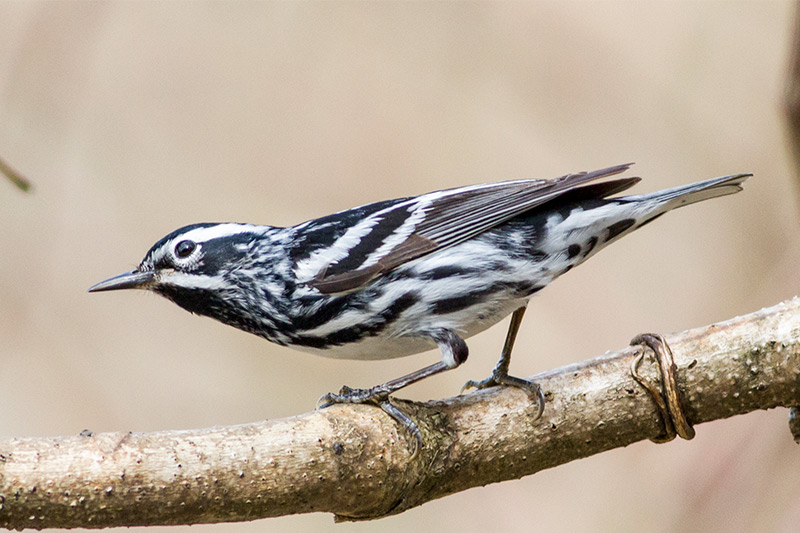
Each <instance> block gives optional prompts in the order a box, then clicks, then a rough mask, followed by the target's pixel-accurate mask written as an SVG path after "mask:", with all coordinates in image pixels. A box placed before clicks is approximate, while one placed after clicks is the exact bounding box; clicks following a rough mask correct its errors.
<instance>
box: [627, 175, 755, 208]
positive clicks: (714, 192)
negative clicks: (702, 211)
mask: <svg viewBox="0 0 800 533" xmlns="http://www.w3.org/2000/svg"><path fill="white" fill-rule="evenodd" d="M750 176H752V174H734V175H731V176H722V177H720V178H711V179H708V180H703V181H698V182H696V183H690V184H689V185H682V186H680V187H674V188H672V189H664V190H663V191H658V192H654V193H650V194H640V195H634V196H625V197H624V198H622V199H624V200H632V201H656V202H658V203H659V204H661V206H662V209H660V211H669V210H671V209H675V208H678V207H683V206H685V205H689V204H694V203H697V202H702V201H703V200H708V199H710V198H716V197H718V196H726V195H728V194H734V193H737V192H739V191H741V190H742V183H744V182H745V181H746V180H747V178H749V177H750Z"/></svg>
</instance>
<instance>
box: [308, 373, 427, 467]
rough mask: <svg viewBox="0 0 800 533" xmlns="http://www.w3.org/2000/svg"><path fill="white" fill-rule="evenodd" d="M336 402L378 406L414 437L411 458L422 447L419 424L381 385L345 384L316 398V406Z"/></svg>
mask: <svg viewBox="0 0 800 533" xmlns="http://www.w3.org/2000/svg"><path fill="white" fill-rule="evenodd" d="M337 403H363V404H370V405H374V406H376V407H380V408H381V410H382V411H383V412H384V413H386V414H387V415H389V416H390V417H392V419H394V421H395V422H397V423H398V424H400V425H401V426H402V427H403V428H404V429H405V430H406V431H407V432H408V433H409V435H411V436H412V437H414V444H415V446H414V448H413V451H412V455H411V458H412V459H413V458H414V457H416V456H417V453H418V452H419V449H420V448H422V433H421V432H420V430H419V426H417V423H416V422H414V420H413V419H412V418H411V417H410V416H408V415H407V414H405V413H404V412H403V411H401V410H400V409H399V408H398V407H397V406H396V405H394V404H393V403H392V401H391V398H390V397H389V393H388V392H387V391H386V390H385V389H383V388H382V387H380V386H378V387H372V388H371V389H353V388H351V387H348V386H347V385H345V386H343V387H342V388H341V390H340V391H339V392H338V393H334V392H329V393H328V394H325V395H323V396H322V397H321V398H320V399H319V400H317V408H319V409H324V408H326V407H330V406H331V405H334V404H337Z"/></svg>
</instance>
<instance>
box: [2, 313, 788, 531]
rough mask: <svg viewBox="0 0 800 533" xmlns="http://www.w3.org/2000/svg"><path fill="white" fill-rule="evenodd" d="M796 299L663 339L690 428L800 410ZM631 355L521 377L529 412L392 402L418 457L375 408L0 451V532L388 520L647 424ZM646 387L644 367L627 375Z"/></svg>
mask: <svg viewBox="0 0 800 533" xmlns="http://www.w3.org/2000/svg"><path fill="white" fill-rule="evenodd" d="M798 339H800V300H798V299H797V298H795V299H793V300H791V301H788V302H784V303H781V304H779V305H776V306H774V307H772V308H768V309H763V310H761V311H757V312H755V313H752V314H749V315H746V316H742V317H739V318H734V319H732V320H729V321H727V322H723V323H720V324H715V325H711V326H706V327H701V328H697V329H693V330H689V331H685V332H682V333H677V334H673V335H669V336H667V337H666V340H667V341H668V342H669V344H670V346H671V347H672V351H673V353H674V356H675V362H676V364H677V383H678V388H679V390H680V393H681V395H682V401H683V405H684V410H685V413H686V415H687V417H688V420H689V422H690V423H692V424H695V425H696V424H699V423H702V422H708V421H711V420H716V419H720V418H726V417H730V416H733V415H737V414H743V413H747V412H749V411H754V410H756V409H769V408H773V407H777V406H787V407H789V406H795V405H800V340H798ZM640 350H641V348H626V349H623V350H621V351H619V352H616V353H610V354H606V355H603V356H601V357H597V358H594V359H589V360H587V361H584V362H581V363H577V364H573V365H568V366H565V367H562V368H559V369H556V370H552V371H549V372H545V373H543V374H540V375H538V376H536V378H535V379H536V380H537V381H538V383H539V384H540V385H541V386H542V388H543V389H544V391H545V392H546V396H547V405H546V408H545V412H544V416H543V417H542V418H540V419H539V420H534V419H535V413H536V406H535V404H533V403H531V402H530V401H529V400H528V398H527V396H525V394H523V393H522V392H521V391H519V390H514V389H489V390H486V391H481V392H477V393H474V394H470V395H467V396H460V397H456V398H450V399H447V400H442V401H437V402H428V403H412V402H405V401H400V400H398V401H397V403H398V405H400V407H401V408H402V409H403V410H404V411H405V412H407V413H409V414H410V415H412V416H413V417H414V418H415V420H417V421H418V423H419V426H420V429H421V430H422V432H423V438H424V442H425V447H424V448H423V449H422V450H421V451H420V453H419V454H418V455H417V456H416V457H412V455H411V453H410V450H409V443H410V440H409V439H408V437H407V436H406V435H405V434H404V433H403V431H402V429H399V428H398V427H397V425H396V424H395V423H394V422H393V421H392V420H391V419H390V418H388V417H387V416H386V415H385V414H383V413H382V412H381V411H380V410H379V409H377V408H374V407H370V406H363V405H337V406H334V407H331V408H328V409H324V410H320V411H314V412H311V413H307V414H304V415H301V416H297V417H293V418H287V419H283V420H274V421H267V422H262V423H256V424H246V425H240V426H232V427H222V428H210V429H201V430H192V431H165V432H158V433H102V434H96V435H92V434H88V433H87V434H82V435H79V436H75V437H58V438H25V439H23V438H15V439H5V440H0V527H6V528H23V527H32V528H44V527H79V526H80V527H95V528H99V527H107V526H135V525H152V524H196V523H209V522H224V521H241V520H252V519H256V518H262V517H268V516H279V515H286V514H292V513H305V512H312V511H326V512H331V513H335V514H336V516H337V518H338V519H367V518H378V517H381V516H385V515H389V514H395V513H400V512H402V511H404V510H406V509H409V508H411V507H414V506H417V505H420V504H422V503H425V502H427V501H430V500H433V499H436V498H440V497H442V496H446V495H448V494H452V493H454V492H459V491H462V490H465V489H467V488H470V487H475V486H479V485H485V484H487V483H494V482H498V481H503V480H506V479H514V478H519V477H522V476H525V475H528V474H532V473H534V472H537V471H539V470H542V469H545V468H550V467H553V466H556V465H560V464H563V463H566V462H568V461H573V460H575V459H578V458H582V457H587V456H589V455H593V454H595V453H599V452H602V451H605V450H609V449H612V448H616V447H619V446H625V445H628V444H631V443H633V442H636V441H639V440H643V439H647V438H655V437H657V436H659V435H660V434H661V433H662V432H663V424H662V422H661V419H660V417H659V415H658V414H657V410H656V409H655V404H654V402H653V400H652V398H651V397H650V396H649V395H648V394H647V393H646V392H645V391H644V389H643V388H642V387H641V386H640V385H638V384H637V382H636V381H634V380H633V378H632V377H631V373H630V366H631V362H632V360H633V359H634V357H635V356H636V355H637V354H638V353H640ZM640 372H641V374H643V376H644V377H647V378H649V379H651V380H654V379H655V377H657V376H658V372H657V370H656V365H655V363H654V362H653V361H652V360H650V359H645V362H644V363H643V364H642V365H641V368H640Z"/></svg>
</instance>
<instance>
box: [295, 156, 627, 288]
mask: <svg viewBox="0 0 800 533" xmlns="http://www.w3.org/2000/svg"><path fill="white" fill-rule="evenodd" d="M630 165H631V164H626V165H618V166H614V167H609V168H604V169H601V170H595V171H593V172H581V173H577V174H568V175H566V176H562V177H560V178H556V179H552V180H518V181H505V182H499V183H488V184H483V185H474V186H467V187H460V188H457V189H448V190H444V191H437V192H432V193H428V194H423V195H421V196H417V197H414V198H410V199H407V200H404V201H401V202H397V203H392V204H391V205H390V206H389V207H387V208H385V209H381V210H378V211H376V212H373V213H371V214H370V215H368V216H366V217H364V218H362V219H361V220H359V221H358V222H356V223H355V224H352V225H351V226H350V227H349V228H348V229H347V231H345V232H343V233H342V234H340V235H339V236H338V237H337V238H336V240H335V241H334V242H332V243H331V244H330V245H329V246H326V247H324V248H320V249H318V250H317V251H316V252H315V253H314V254H312V255H311V256H309V257H307V258H305V259H303V261H302V264H298V265H296V268H295V271H296V272H297V273H298V278H300V281H305V282H306V283H308V284H309V285H311V286H312V287H314V288H316V289H318V290H319V291H320V292H323V293H336V292H343V291H348V290H352V289H355V288H358V287H360V286H362V285H364V284H365V283H367V282H368V281H371V280H373V279H375V278H376V277H378V276H380V275H382V274H385V273H386V272H389V271H391V270H392V269H394V268H396V267H398V266H400V265H402V264H403V263H406V262H408V261H411V260H413V259H416V258H418V257H421V256H423V255H426V254H429V253H431V252H433V251H436V250H440V249H442V248H445V247H448V246H453V245H456V244H459V243H461V242H464V241H466V240H468V239H470V238H472V237H475V236H477V235H480V234H481V233H483V232H485V231H488V230H490V229H491V228H493V227H495V226H497V225H499V224H502V223H503V222H506V221H508V220H510V219H511V218H513V217H515V216H517V215H519V214H521V213H524V212H525V211H528V210H530V209H532V208H534V207H536V206H537V205H541V204H543V203H545V202H547V201H549V200H552V199H553V198H556V197H557V196H560V195H562V194H564V193H566V192H568V191H570V190H573V189H575V187H577V186H579V185H581V184H584V183H587V182H590V181H593V180H597V179H600V178H605V177H608V176H613V175H615V174H619V173H620V172H623V171H625V170H627V169H628V168H629V167H630ZM625 181H626V183H627V180H625ZM631 184H632V183H631ZM609 185H611V184H609ZM627 186H630V185H627ZM627 186H626V187H625V188H627ZM597 187H602V185H598V186H597ZM613 192H616V190H615V191H612V192H608V191H606V194H612V193H613ZM346 213H347V212H345V213H343V215H344V214H346ZM304 278H306V279H304Z"/></svg>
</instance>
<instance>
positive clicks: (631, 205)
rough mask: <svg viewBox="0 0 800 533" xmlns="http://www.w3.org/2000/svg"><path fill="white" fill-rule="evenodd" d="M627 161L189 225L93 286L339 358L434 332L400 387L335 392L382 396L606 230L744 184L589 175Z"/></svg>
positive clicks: (599, 242)
mask: <svg viewBox="0 0 800 533" xmlns="http://www.w3.org/2000/svg"><path fill="white" fill-rule="evenodd" d="M628 167H629V165H620V166H616V167H611V168H607V169H602V170H598V171H595V172H590V173H579V174H570V175H567V176H564V177H561V178H558V179H555V180H517V181H508V182H500V183H490V184H484V185H476V186H468V187H461V188H457V189H450V190H445V191H437V192H433V193H428V194H423V195H420V196H415V197H411V198H401V199H396V200H388V201H383V202H378V203H375V204H370V205H366V206H362V207H357V208H354V209H350V210H347V211H342V212H339V213H335V214H332V215H329V216H326V217H323V218H319V219H315V220H310V221H308V222H304V223H302V224H298V225H296V226H292V227H287V228H277V227H272V226H256V225H250V224H234V223H222V224H209V223H205V224H194V225H191V226H186V227H184V228H181V229H179V230H176V231H174V232H172V233H170V234H169V235H167V236H166V237H164V238H163V239H161V240H160V241H158V242H157V243H156V244H155V245H154V246H153V247H152V248H151V249H150V251H149V252H148V253H147V255H146V256H145V258H144V260H143V261H142V262H141V264H140V265H139V267H138V268H137V269H136V270H134V271H133V272H130V273H126V274H123V275H122V276H117V277H116V278H112V279H110V280H107V281H105V282H102V283H99V284H98V285H96V286H94V287H92V289H90V290H92V291H100V290H110V289H118V288H144V289H149V290H152V291H154V292H156V293H158V294H161V295H163V296H165V297H167V298H169V299H170V300H172V301H174V302H175V303H177V304H178V305H180V306H181V307H183V308H184V309H186V310H188V311H191V312H193V313H197V314H201V315H206V316H210V317H212V318H215V319H217V320H220V321H222V322H224V323H226V324H229V325H232V326H235V327H237V328H240V329H243V330H245V331H249V332H251V333H254V334H256V335H260V336H262V337H264V338H266V339H268V340H270V341H272V342H275V343H278V344H281V345H285V346H291V347H293V348H297V349H300V350H303V351H308V352H312V353H315V354H318V355H324V356H330V357H340V358H353V359H385V358H392V357H401V356H404V355H410V354H414V353H417V352H421V351H424V350H428V349H431V348H434V347H436V346H437V345H438V346H439V348H440V349H441V350H442V361H441V362H440V363H437V364H436V365H431V367H428V369H432V370H430V371H428V370H426V369H423V370H424V371H425V372H426V373H424V375H420V374H419V373H414V374H412V375H411V376H409V378H411V379H408V380H407V379H404V378H401V379H400V380H395V381H394V382H390V384H397V385H399V386H390V387H388V389H391V390H387V387H383V388H381V386H379V387H377V388H373V389H372V390H371V391H370V390H367V391H357V392H359V393H360V395H359V394H350V392H349V389H348V391H345V392H346V393H345V394H344V395H341V396H339V395H332V396H330V397H329V399H332V400H333V401H350V400H353V401H363V400H364V399H365V398H366V399H369V400H370V401H374V400H375V397H376V394H377V395H378V396H380V399H382V400H385V399H386V397H387V396H388V394H389V393H390V392H393V391H394V390H396V389H397V388H400V387H401V386H404V385H406V384H408V383H410V382H413V381H416V380H417V379H420V378H421V377H425V376H427V375H429V374H432V373H436V372H439V371H441V370H445V369H447V368H452V367H454V366H457V365H458V364H460V363H461V362H463V360H464V359H465V358H466V355H467V353H466V345H465V344H464V342H463V338H467V337H469V336H471V335H474V334H475V333H478V332H480V331H482V330H484V329H486V328H487V327H489V326H491V325H493V324H495V323H497V322H498V321H499V320H501V319H502V318H503V317H505V316H507V315H508V314H510V313H512V312H514V311H515V310H518V309H521V308H524V307H525V305H526V304H527V302H528V299H529V298H530V297H531V295H533V294H534V293H535V292H537V291H539V290H541V289H542V288H544V287H545V286H546V285H547V284H548V283H550V282H551V281H552V280H553V279H555V278H556V277H558V276H560V275H561V274H563V273H565V272H567V271H568V270H570V269H571V268H573V267H574V266H576V265H578V264H580V263H581V262H583V261H585V260H586V259H587V258H589V257H591V256H592V255H594V254H595V253H597V252H598V251H599V250H600V249H602V248H603V247H605V246H606V245H608V244H609V243H611V242H613V241H615V240H617V239H619V238H620V237H622V236H624V235H626V234H628V233H630V232H632V231H634V230H636V229H638V228H640V227H641V226H643V225H645V224H647V223H648V222H650V221H651V220H653V219H655V218H656V217H658V216H660V215H661V214H663V213H665V212H666V211H669V210H671V209H673V208H676V207H680V206H683V205H687V204H690V203H694V202H698V201H701V200H705V199H708V198H714V197H717V196H722V195H726V194H731V193H734V192H737V191H739V190H741V183H742V182H743V181H745V180H746V179H747V177H748V176H749V175H747V174H739V175H735V176H725V177H722V178H715V179H711V180H706V181H702V182H698V183H695V184H691V185H686V186H683V187H677V188H674V189H668V190H665V191H660V192H656V193H652V194H645V195H637V196H626V197H616V198H611V196H612V195H614V194H616V193H619V192H621V191H623V190H625V189H627V188H629V187H631V186H633V185H634V184H635V183H636V182H637V181H639V178H618V179H613V180H606V181H601V182H597V183H591V184H590V183H589V182H592V181H595V180H599V179H601V178H607V177H609V176H612V175H614V174H618V173H619V172H622V171H624V170H626V169H627V168H628ZM519 318H520V319H521V314H520V315H519ZM517 322H518V321H517ZM514 333H515V332H514ZM512 342H513V339H512ZM509 351H510V347H509ZM433 367H436V368H433ZM420 372H423V371H420ZM501 381H502V380H501ZM395 382H396V383H395ZM494 382H495V381H492V383H494Z"/></svg>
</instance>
